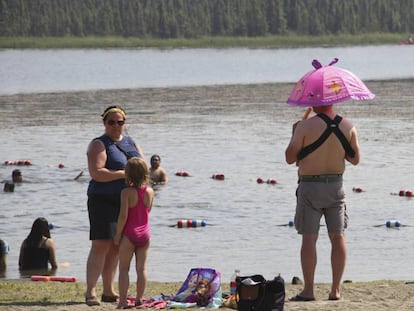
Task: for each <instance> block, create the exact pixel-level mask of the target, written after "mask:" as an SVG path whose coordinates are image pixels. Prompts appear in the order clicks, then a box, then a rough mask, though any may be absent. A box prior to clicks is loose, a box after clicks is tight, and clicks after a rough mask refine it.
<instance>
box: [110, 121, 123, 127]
mask: <svg viewBox="0 0 414 311" xmlns="http://www.w3.org/2000/svg"><path fill="white" fill-rule="evenodd" d="M115 124H118V125H119V126H122V125H124V124H125V120H119V121H115V120H108V125H111V126H113V125H115Z"/></svg>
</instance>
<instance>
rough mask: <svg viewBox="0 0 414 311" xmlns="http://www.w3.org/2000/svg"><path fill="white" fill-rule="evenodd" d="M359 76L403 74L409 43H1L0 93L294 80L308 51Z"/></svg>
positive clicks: (307, 66) (412, 59)
mask: <svg viewBox="0 0 414 311" xmlns="http://www.w3.org/2000/svg"><path fill="white" fill-rule="evenodd" d="M335 57H337V58H339V63H338V64H337V65H338V66H340V67H343V68H346V69H348V70H350V71H352V72H354V73H355V74H357V75H358V76H359V77H360V78H361V79H363V80H382V79H395V78H410V77H412V75H413V70H412V67H411V66H410V65H409V64H412V63H414V53H413V47H412V46H409V45H403V46H400V45H384V46H365V47H338V48H306V49H196V50H194V49H177V50H151V49H148V50H146V49H144V50H113V49H105V50H61V51H57V50H46V51H45V50H20V51H16V50H3V51H0V64H1V67H0V94H15V93H27V92H50V91H52V92H56V91H73V90H94V89H120V88H122V89H124V88H137V87H166V86H189V85H213V84H236V83H237V84H239V83H243V84H245V83H268V82H296V81H297V80H298V79H299V77H300V76H302V75H303V74H304V73H305V72H306V71H309V70H311V69H313V67H312V66H311V62H312V60H313V59H314V58H316V59H318V60H319V61H320V62H321V63H322V64H324V65H326V64H328V63H330V62H331V61H332V59H334V58H335Z"/></svg>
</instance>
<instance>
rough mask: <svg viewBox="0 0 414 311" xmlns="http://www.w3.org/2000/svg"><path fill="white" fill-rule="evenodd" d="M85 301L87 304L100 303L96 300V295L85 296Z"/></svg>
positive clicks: (95, 304)
mask: <svg viewBox="0 0 414 311" xmlns="http://www.w3.org/2000/svg"><path fill="white" fill-rule="evenodd" d="M85 303H86V304H87V305H88V306H89V307H92V306H99V305H100V304H101V303H100V302H99V300H98V297H96V296H91V297H85Z"/></svg>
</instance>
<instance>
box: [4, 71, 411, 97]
mask: <svg viewBox="0 0 414 311" xmlns="http://www.w3.org/2000/svg"><path fill="white" fill-rule="evenodd" d="M412 82H414V77H413V78H395V79H382V80H364V83H365V84H369V85H372V84H374V85H375V84H384V83H392V84H395V83H412ZM295 83H296V82H263V83H239V84H237V83H229V84H208V85H188V86H182V85H180V86H164V87H134V88H119V89H90V90H66V91H64V90H63V91H43V92H23V93H10V94H7V93H4V94H2V93H0V102H1V101H3V99H8V98H10V99H13V98H15V97H17V96H18V98H19V99H24V97H29V96H39V97H49V96H59V95H63V94H65V95H68V96H69V95H73V96H80V95H82V94H100V93H117V94H121V93H126V94H127V93H154V92H155V95H156V94H157V92H158V91H169V92H176V93H177V92H183V91H185V90H201V89H205V90H211V91H214V90H222V89H226V88H230V89H237V90H239V91H242V92H243V91H244V92H245V91H249V90H251V89H253V88H261V89H267V88H269V87H275V86H276V87H281V88H288V89H289V88H292V87H293V86H294V85H295ZM290 91H291V89H289V92H290ZM151 95H154V94H151ZM162 95H166V93H164V92H163V93H162Z"/></svg>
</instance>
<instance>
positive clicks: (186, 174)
mask: <svg viewBox="0 0 414 311" xmlns="http://www.w3.org/2000/svg"><path fill="white" fill-rule="evenodd" d="M175 175H176V176H183V177H188V176H190V174H189V173H188V172H186V171H184V172H177V173H175Z"/></svg>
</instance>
